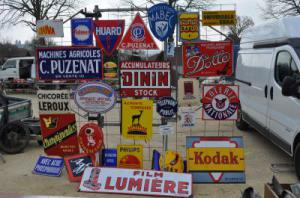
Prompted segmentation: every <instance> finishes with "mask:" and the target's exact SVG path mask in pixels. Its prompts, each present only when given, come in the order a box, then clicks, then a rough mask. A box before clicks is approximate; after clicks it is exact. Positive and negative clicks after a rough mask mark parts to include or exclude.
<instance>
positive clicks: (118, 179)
mask: <svg viewBox="0 0 300 198" xmlns="http://www.w3.org/2000/svg"><path fill="white" fill-rule="evenodd" d="M79 191H81V192H100V193H118V194H132V195H146V196H168V197H191V196H192V176H191V174H185V173H172V172H161V171H154V170H137V169H123V168H100V167H88V168H86V169H85V171H84V174H83V177H82V180H81V183H80V186H79Z"/></svg>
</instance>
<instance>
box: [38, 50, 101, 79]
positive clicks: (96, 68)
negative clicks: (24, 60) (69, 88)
mask: <svg viewBox="0 0 300 198" xmlns="http://www.w3.org/2000/svg"><path fill="white" fill-rule="evenodd" d="M36 65H37V79H38V80H101V79H102V78H103V55H102V50H101V49H99V48H94V47H80V48H79V47H51V48H38V49H37V50H36Z"/></svg>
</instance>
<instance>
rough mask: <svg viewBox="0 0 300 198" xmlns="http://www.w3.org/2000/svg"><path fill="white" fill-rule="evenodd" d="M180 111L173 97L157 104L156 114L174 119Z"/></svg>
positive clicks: (165, 98) (160, 100) (164, 98)
mask: <svg viewBox="0 0 300 198" xmlns="http://www.w3.org/2000/svg"><path fill="white" fill-rule="evenodd" d="M177 110H178V105H177V101H176V100H175V99H174V98H172V97H162V98H160V99H159V100H158V101H157V103H156V112H157V113H158V114H159V115H160V116H163V117H169V118H171V117H173V116H175V115H176V113H177Z"/></svg>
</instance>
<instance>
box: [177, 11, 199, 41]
mask: <svg viewBox="0 0 300 198" xmlns="http://www.w3.org/2000/svg"><path fill="white" fill-rule="evenodd" d="M178 25H179V27H178V29H179V39H180V41H182V42H183V41H195V40H198V39H199V36H200V34H199V27H200V25H199V13H198V12H183V13H180V14H179V23H178Z"/></svg>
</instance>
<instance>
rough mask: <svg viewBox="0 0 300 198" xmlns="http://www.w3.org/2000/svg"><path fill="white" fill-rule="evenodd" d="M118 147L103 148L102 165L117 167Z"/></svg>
mask: <svg viewBox="0 0 300 198" xmlns="http://www.w3.org/2000/svg"><path fill="white" fill-rule="evenodd" d="M117 161H118V160H117V149H102V166H105V167H117Z"/></svg>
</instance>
